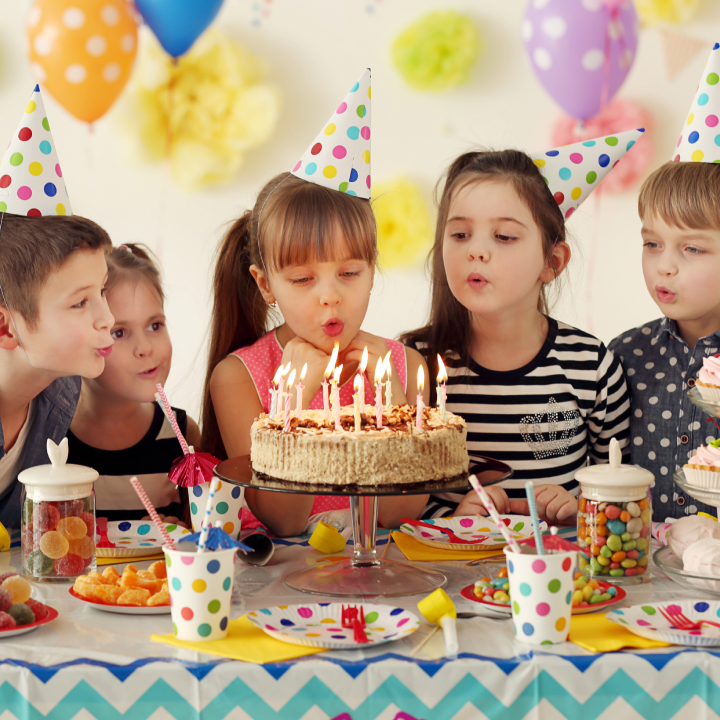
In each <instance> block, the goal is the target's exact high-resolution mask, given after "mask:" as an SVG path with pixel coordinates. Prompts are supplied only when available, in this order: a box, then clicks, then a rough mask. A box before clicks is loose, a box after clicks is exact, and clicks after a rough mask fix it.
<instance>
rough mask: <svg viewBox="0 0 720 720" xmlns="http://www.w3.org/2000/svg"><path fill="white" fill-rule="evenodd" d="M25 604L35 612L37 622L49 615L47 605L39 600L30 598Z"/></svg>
mask: <svg viewBox="0 0 720 720" xmlns="http://www.w3.org/2000/svg"><path fill="white" fill-rule="evenodd" d="M25 604H26V605H27V606H28V607H29V608H30V609H31V610H32V611H33V615H34V616H35V620H36V621H37V620H42V619H43V618H46V617H47V616H48V614H49V610H48V607H47V605H43V604H42V603H41V602H40V601H39V600H33V598H30V599H29V600H26V601H25Z"/></svg>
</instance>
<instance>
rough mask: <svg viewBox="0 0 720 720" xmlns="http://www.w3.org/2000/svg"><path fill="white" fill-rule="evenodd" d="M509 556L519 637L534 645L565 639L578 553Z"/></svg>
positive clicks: (517, 636) (514, 610)
mask: <svg viewBox="0 0 720 720" xmlns="http://www.w3.org/2000/svg"><path fill="white" fill-rule="evenodd" d="M503 552H504V553H505V555H506V556H507V566H508V578H509V579H510V597H511V599H512V619H513V625H514V627H515V639H516V640H520V641H521V642H525V643H530V644H532V645H552V644H555V643H561V642H565V641H566V640H567V636H568V632H569V631H570V615H571V613H572V604H571V601H572V593H573V590H574V589H575V586H574V584H573V574H574V572H575V565H576V564H577V553H576V552H556V553H552V554H551V555H536V554H535V553H533V554H532V555H531V554H525V553H515V552H513V551H512V550H511V548H510V547H506V548H505V549H504V550H503Z"/></svg>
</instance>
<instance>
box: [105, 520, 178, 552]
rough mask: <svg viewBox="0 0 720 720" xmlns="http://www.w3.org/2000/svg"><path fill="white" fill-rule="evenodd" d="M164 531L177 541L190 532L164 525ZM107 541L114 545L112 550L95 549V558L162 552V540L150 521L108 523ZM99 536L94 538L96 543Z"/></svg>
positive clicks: (171, 525) (168, 524)
mask: <svg viewBox="0 0 720 720" xmlns="http://www.w3.org/2000/svg"><path fill="white" fill-rule="evenodd" d="M165 529H166V530H167V532H168V535H170V537H171V538H172V539H173V540H175V541H177V540H179V539H180V538H182V536H183V535H190V534H191V533H192V530H188V529H187V528H184V527H181V526H180V525H173V524H170V523H165ZM107 535H108V540H109V541H110V542H111V543H115V545H116V546H117V547H114V548H101V547H99V548H97V556H98V557H103V558H121V557H143V556H145V555H155V554H157V553H159V552H162V546H163V539H162V538H161V537H160V533H159V532H158V531H157V528H156V527H155V525H154V523H153V522H152V521H150V520H120V521H119V522H109V523H108V530H107ZM98 540H99V536H96V543H97V541H98Z"/></svg>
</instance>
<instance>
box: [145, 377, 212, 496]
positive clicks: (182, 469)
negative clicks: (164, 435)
mask: <svg viewBox="0 0 720 720" xmlns="http://www.w3.org/2000/svg"><path fill="white" fill-rule="evenodd" d="M156 388H157V393H155V399H156V400H157V401H158V404H159V405H160V407H161V408H162V411H163V412H164V413H165V417H166V418H167V419H168V422H169V423H170V425H171V426H172V429H173V431H174V432H175V436H176V437H177V439H178V442H179V443H180V447H182V451H183V455H182V457H179V458H178V459H177V460H175V461H174V462H173V464H172V466H171V467H170V472H169V473H168V477H169V478H170V480H171V481H172V482H174V483H175V484H176V485H177V486H178V487H185V488H187V487H195V485H202V484H203V483H206V482H210V480H212V477H213V469H214V468H215V466H216V465H217V464H218V463H219V462H220V461H219V460H218V459H217V458H216V457H215V456H214V455H211V454H210V453H206V452H202V451H197V452H196V451H195V449H194V448H193V447H192V445H188V444H187V441H186V440H185V438H184V437H183V434H182V433H181V432H180V427H179V426H178V424H177V419H176V418H175V413H174V412H173V411H172V408H171V407H170V403H169V401H168V399H167V396H166V395H165V390H163V386H162V385H161V384H160V383H158V384H157V385H156Z"/></svg>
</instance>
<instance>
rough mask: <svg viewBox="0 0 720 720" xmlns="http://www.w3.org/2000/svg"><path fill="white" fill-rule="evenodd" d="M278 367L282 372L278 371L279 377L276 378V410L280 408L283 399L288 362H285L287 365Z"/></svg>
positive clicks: (288, 368)
mask: <svg viewBox="0 0 720 720" xmlns="http://www.w3.org/2000/svg"><path fill="white" fill-rule="evenodd" d="M280 369H281V370H282V372H281V373H280V378H279V380H278V393H277V398H278V408H277V409H278V412H280V410H281V409H282V401H283V395H284V393H285V376H286V375H287V374H288V373H289V372H290V363H288V364H287V367H285V368H284V367H283V366H282V365H281V366H280Z"/></svg>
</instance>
